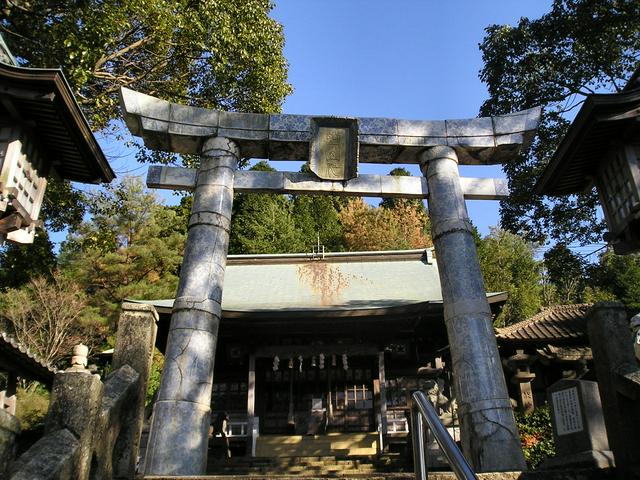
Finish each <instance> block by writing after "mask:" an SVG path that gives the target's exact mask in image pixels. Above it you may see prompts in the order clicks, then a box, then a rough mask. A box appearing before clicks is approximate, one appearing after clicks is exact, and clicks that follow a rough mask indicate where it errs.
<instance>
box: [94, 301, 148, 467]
mask: <svg viewBox="0 0 640 480" xmlns="http://www.w3.org/2000/svg"><path fill="white" fill-rule="evenodd" d="M157 321H158V314H157V312H156V310H155V308H153V307H152V306H150V305H141V304H138V303H123V304H122V313H121V314H120V318H119V319H118V331H117V333H116V345H115V349H114V352H113V361H112V367H113V368H114V369H119V368H124V367H125V366H128V367H130V368H132V369H133V371H134V372H136V373H137V375H138V376H139V380H138V381H136V384H135V388H134V392H133V394H132V395H130V398H129V399H128V401H127V403H126V408H124V409H120V411H119V413H118V416H119V420H120V424H121V427H120V431H119V435H118V438H117V442H116V443H115V445H114V447H113V471H112V473H113V477H114V478H132V477H133V474H134V472H135V467H136V460H137V456H138V451H139V449H140V435H141V432H142V426H143V423H144V402H145V398H146V394H147V384H148V381H149V374H150V372H151V364H152V360H153V349H154V345H155V339H156V332H157V326H156V322H157ZM116 378H117V377H116ZM113 381H114V380H111V377H109V379H107V382H105V383H106V386H105V397H107V390H108V389H109V388H111V387H110V386H109V385H110V382H113ZM103 406H104V401H103ZM110 473H111V472H110Z"/></svg>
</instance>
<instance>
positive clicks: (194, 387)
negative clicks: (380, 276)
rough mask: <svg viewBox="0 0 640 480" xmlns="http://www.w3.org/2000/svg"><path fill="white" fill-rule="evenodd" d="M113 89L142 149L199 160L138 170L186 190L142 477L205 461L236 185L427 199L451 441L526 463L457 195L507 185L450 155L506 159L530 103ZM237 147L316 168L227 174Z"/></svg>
mask: <svg viewBox="0 0 640 480" xmlns="http://www.w3.org/2000/svg"><path fill="white" fill-rule="evenodd" d="M121 100H122V107H123V110H124V117H125V121H126V124H127V126H128V128H129V130H131V133H132V134H133V135H136V136H140V137H142V138H143V139H144V142H145V145H146V146H147V147H149V148H151V149H158V150H165V151H171V152H176V153H183V154H199V155H200V157H201V162H200V167H199V168H198V169H197V170H195V169H186V168H175V167H151V168H150V170H149V175H148V179H147V184H148V185H149V186H150V187H155V188H167V189H183V190H193V191H194V198H193V207H192V210H191V216H190V218H189V232H188V237H187V243H186V246H185V253H184V260H183V264H182V269H181V274H180V284H179V286H178V291H177V294H176V299H175V303H174V306H173V313H172V316H171V326H170V330H169V337H168V341H167V349H166V355H165V364H164V370H163V372H162V380H161V383H160V390H159V393H158V400H157V402H156V403H155V406H154V412H153V420H152V424H151V432H150V437H149V445H148V449H147V460H146V464H145V474H147V475H198V474H203V473H204V472H205V469H206V459H207V434H208V428H209V420H210V404H211V390H212V384H213V367H214V359H215V351H216V343H217V335H218V326H219V323H220V317H221V299H222V288H223V282H224V272H225V266H226V257H227V249H228V243H229V229H230V224H231V209H232V204H233V193H234V190H235V191H260V192H271V193H326V194H332V195H356V196H375V197H381V196H382V197H385V196H387V197H405V198H428V206H429V215H430V217H431V225H432V235H433V242H434V245H435V250H436V255H437V258H438V267H439V272H440V282H441V286H442V297H443V303H444V317H445V322H446V326H447V333H448V337H449V343H450V346H451V358H452V364H453V365H452V368H453V374H454V389H455V393H456V398H457V401H458V412H459V416H460V421H461V436H462V447H463V452H464V453H465V455H466V457H467V458H468V459H469V460H470V462H471V463H472V465H473V466H474V467H475V469H476V470H477V471H485V472H486V471H509V470H522V469H524V468H525V463H524V458H523V455H522V450H521V447H520V440H519V437H518V434H517V428H516V424H515V420H514V416H513V411H512V409H511V403H510V401H509V396H508V393H507V387H506V383H505V380H504V374H503V372H502V366H501V363H500V357H499V355H498V349H497V345H496V340H495V336H494V332H493V327H492V323H491V311H490V309H489V304H488V302H487V298H486V294H485V290H484V285H483V281H482V275H481V272H480V266H479V263H478V257H477V252H476V248H475V244H474V241H473V236H472V234H471V231H472V227H471V224H470V223H469V218H468V214H467V209H466V206H465V202H464V199H465V198H470V199H499V198H504V197H505V196H506V195H507V187H506V183H505V182H504V181H503V180H498V179H477V178H460V176H459V172H458V163H462V164H467V165H484V164H497V163H504V162H507V161H509V160H510V159H511V158H513V157H514V156H515V155H517V154H518V152H519V151H520V149H521V148H522V146H523V145H526V144H528V143H529V142H530V141H531V140H532V138H533V135H534V132H535V129H536V128H537V125H538V122H539V119H540V109H539V108H534V109H530V110H526V111H522V112H517V113H514V114H511V115H505V116H497V117H490V118H475V119H469V120H443V121H413V120H396V119H386V118H358V119H355V118H350V119H349V118H337V117H312V116H305V115H268V114H255V113H235V112H224V111H217V110H209V109H203V108H197V107H188V106H184V105H178V104H174V103H169V102H166V101H164V100H160V99H157V98H154V97H151V96H148V95H144V94H141V93H138V92H134V91H132V90H128V89H124V88H123V89H122V90H121ZM241 157H251V158H268V159H272V160H307V159H308V160H309V161H310V165H311V170H312V171H313V172H314V173H315V174H302V173H290V172H254V171H238V172H236V169H237V166H238V160H239V159H240V158H241ZM358 161H360V162H366V163H418V164H420V166H421V169H422V172H423V174H424V176H425V177H426V178H422V179H420V178H412V177H391V176H380V175H360V176H357V164H358Z"/></svg>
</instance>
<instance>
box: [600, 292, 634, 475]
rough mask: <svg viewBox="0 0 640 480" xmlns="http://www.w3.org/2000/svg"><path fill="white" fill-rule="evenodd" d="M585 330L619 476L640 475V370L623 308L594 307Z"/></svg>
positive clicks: (612, 306)
mask: <svg viewBox="0 0 640 480" xmlns="http://www.w3.org/2000/svg"><path fill="white" fill-rule="evenodd" d="M587 329H588V333H589V341H590V343H591V349H592V351H593V363H594V366H595V370H596V377H597V379H598V386H599V389H600V398H601V400H602V409H603V414H604V421H605V424H606V427H607V434H608V436H609V446H610V447H611V450H612V451H613V455H614V457H615V462H616V470H617V472H618V476H619V478H630V477H631V476H632V475H633V474H635V475H640V395H639V394H638V392H640V389H638V385H640V368H638V365H637V362H636V358H635V356H634V353H633V346H632V343H631V340H632V337H631V332H630V330H629V321H628V319H627V312H626V310H625V308H624V306H623V305H622V304H620V303H598V304H596V306H595V307H593V309H592V310H591V312H590V314H589V319H588V322H587ZM634 379H635V380H634ZM634 382H635V383H634ZM630 383H632V384H635V386H636V390H635V393H634V391H632V390H631V389H630V388H629V387H628V385H629V384H630ZM634 397H635V398H634ZM633 478H635V477H633Z"/></svg>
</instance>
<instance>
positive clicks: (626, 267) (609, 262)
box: [585, 251, 640, 313]
mask: <svg viewBox="0 0 640 480" xmlns="http://www.w3.org/2000/svg"><path fill="white" fill-rule="evenodd" d="M588 277H589V288H587V291H586V292H585V297H586V298H585V300H586V301H589V302H594V301H605V300H617V301H620V302H622V303H624V304H625V306H626V307H627V308H628V309H629V310H630V311H632V312H633V313H637V312H639V311H640V255H638V254H634V255H616V254H615V253H613V252H612V251H607V252H606V253H605V254H604V255H602V256H601V257H600V261H599V263H598V264H596V265H591V266H590V267H589V268H588Z"/></svg>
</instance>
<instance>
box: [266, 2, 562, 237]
mask: <svg viewBox="0 0 640 480" xmlns="http://www.w3.org/2000/svg"><path fill="white" fill-rule="evenodd" d="M275 5H276V7H275V9H274V10H273V12H272V16H273V17H274V18H275V19H276V20H278V21H279V22H280V23H281V24H282V25H283V27H284V35H285V41H286V44H285V50H284V54H285V56H286V58H287V60H288V61H289V82H290V83H291V84H292V85H293V88H294V92H293V94H292V95H290V96H289V97H288V98H287V100H286V102H285V104H284V108H283V110H284V112H285V113H301V114H318V115H345V116H355V117H364V116H366V117H391V118H403V119H418V120H442V119H454V118H471V117H476V116H477V115H478V110H479V108H480V105H481V104H482V102H483V101H484V100H485V99H486V98H487V91H486V88H485V87H484V85H483V84H482V83H481V81H480V79H479V78H478V72H479V70H480V69H481V68H482V56H481V53H480V50H479V48H478V44H479V43H480V42H481V41H482V39H483V37H484V29H485V28H486V27H487V26H488V25H491V24H494V23H497V24H511V25H515V24H517V22H518V20H519V19H520V18H521V17H529V18H538V17H540V16H541V15H543V14H544V13H545V12H547V11H548V10H549V8H550V5H551V1H549V0H518V1H514V0H483V1H477V0H476V1H471V0H451V1H435V0H422V1H420V0H398V1H395V2H392V1H389V0H387V1H382V0H304V1H302V0H276V2H275ZM285 167H288V168H286V169H290V170H297V169H298V168H299V167H298V166H295V168H293V167H294V166H293V165H290V166H287V165H284V166H281V165H278V168H281V169H284V168H285ZM391 168H393V166H391V167H386V168H385V167H378V166H372V165H361V166H360V171H361V172H363V173H386V172H388V171H389V170H390V169H391ZM408 169H409V170H410V171H411V172H412V173H413V174H414V175H419V171H418V168H417V167H416V166H411V167H410V168H408ZM461 173H462V175H465V176H477V177H492V176H500V177H504V175H503V174H502V171H501V170H500V168H498V167H463V168H462V172H461ZM467 206H468V209H469V215H470V217H471V219H472V220H473V222H474V223H475V224H476V225H477V226H478V228H479V229H480V231H481V233H482V234H486V233H488V231H489V227H490V226H493V225H497V224H498V223H499V214H498V202H495V201H471V202H467Z"/></svg>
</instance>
